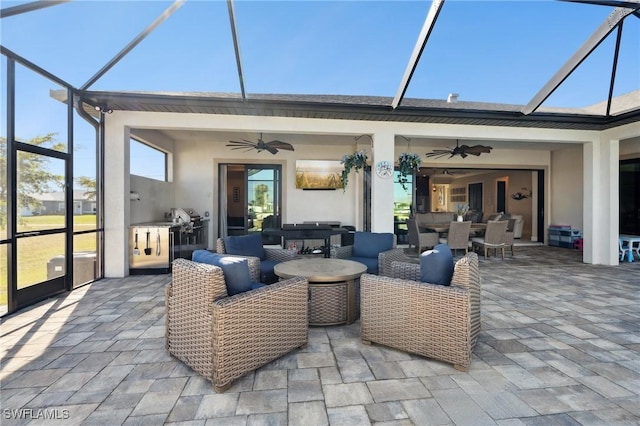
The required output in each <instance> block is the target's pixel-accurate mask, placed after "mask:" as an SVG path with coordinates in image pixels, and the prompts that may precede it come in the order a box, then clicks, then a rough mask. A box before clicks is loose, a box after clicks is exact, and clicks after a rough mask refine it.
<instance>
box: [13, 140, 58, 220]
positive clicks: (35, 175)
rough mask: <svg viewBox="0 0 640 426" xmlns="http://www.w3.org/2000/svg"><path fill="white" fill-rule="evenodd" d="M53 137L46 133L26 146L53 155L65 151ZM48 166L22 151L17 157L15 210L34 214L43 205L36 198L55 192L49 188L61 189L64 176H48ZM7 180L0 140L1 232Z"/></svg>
mask: <svg viewBox="0 0 640 426" xmlns="http://www.w3.org/2000/svg"><path fill="white" fill-rule="evenodd" d="M55 135H56V134H55V133H48V134H46V135H44V136H36V137H34V138H33V139H31V140H29V141H27V142H25V143H27V144H28V145H34V146H39V147H42V148H48V149H52V150H56V151H61V150H64V148H65V146H66V145H65V144H64V143H61V142H57V141H56V140H55ZM48 164H49V157H46V156H43V155H38V154H32V153H29V152H23V151H21V152H19V153H18V158H17V168H18V170H17V171H18V182H17V186H18V187H17V191H18V208H29V209H31V210H37V209H38V208H40V207H42V202H41V201H40V200H38V199H36V198H35V196H36V195H39V194H44V193H47V192H51V191H53V190H54V188H52V187H51V186H50V185H54V186H56V187H57V188H56V189H62V188H64V176H60V175H56V174H54V173H51V172H50V171H49V170H48ZM6 176H7V139H6V138H2V137H0V229H4V228H5V226H6V223H5V218H6V217H7V197H8V191H9V188H8V187H7V181H6Z"/></svg>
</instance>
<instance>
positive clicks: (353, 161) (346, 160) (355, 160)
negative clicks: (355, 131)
mask: <svg viewBox="0 0 640 426" xmlns="http://www.w3.org/2000/svg"><path fill="white" fill-rule="evenodd" d="M340 164H344V169H343V170H342V174H341V176H340V180H341V181H342V190H343V191H345V190H346V188H347V183H348V182H349V173H350V172H351V170H354V171H355V172H356V173H358V170H360V169H363V168H364V167H365V166H366V165H367V153H366V152H364V151H358V152H354V153H353V154H351V155H349V154H345V155H343V156H342V160H340Z"/></svg>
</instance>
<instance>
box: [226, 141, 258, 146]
mask: <svg viewBox="0 0 640 426" xmlns="http://www.w3.org/2000/svg"><path fill="white" fill-rule="evenodd" d="M227 146H255V144H254V143H253V142H240V141H229V143H228V144H227Z"/></svg>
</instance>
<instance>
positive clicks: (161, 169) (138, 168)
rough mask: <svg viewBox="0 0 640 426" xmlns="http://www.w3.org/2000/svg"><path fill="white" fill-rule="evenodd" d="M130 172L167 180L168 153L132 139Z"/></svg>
mask: <svg viewBox="0 0 640 426" xmlns="http://www.w3.org/2000/svg"><path fill="white" fill-rule="evenodd" d="M130 149H131V152H130V154H129V158H130V160H129V161H130V165H129V168H130V173H131V174H132V175H136V176H142V177H146V178H149V179H155V180H161V181H166V180H167V154H166V153H165V152H162V151H160V150H159V149H156V148H153V147H151V146H149V145H147V144H145V143H142V142H140V141H138V140H136V139H133V138H132V139H131V148H130Z"/></svg>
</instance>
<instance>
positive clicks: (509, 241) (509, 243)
mask: <svg viewBox="0 0 640 426" xmlns="http://www.w3.org/2000/svg"><path fill="white" fill-rule="evenodd" d="M516 222H517V219H509V220H508V221H507V233H506V237H505V240H504V246H505V247H508V248H509V250H511V256H513V246H514V240H515V237H516V225H517V223H516Z"/></svg>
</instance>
